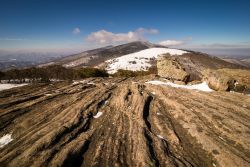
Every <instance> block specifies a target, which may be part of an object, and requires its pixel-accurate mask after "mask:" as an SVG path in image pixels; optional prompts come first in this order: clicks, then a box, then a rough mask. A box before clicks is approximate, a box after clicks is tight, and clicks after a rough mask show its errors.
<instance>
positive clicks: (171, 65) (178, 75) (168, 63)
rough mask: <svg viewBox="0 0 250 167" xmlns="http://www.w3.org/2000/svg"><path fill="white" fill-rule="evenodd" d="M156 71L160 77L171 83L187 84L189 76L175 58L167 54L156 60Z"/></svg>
mask: <svg viewBox="0 0 250 167" xmlns="http://www.w3.org/2000/svg"><path fill="white" fill-rule="evenodd" d="M157 70H158V75H159V76H160V77H163V78H166V79H169V80H173V81H182V82H187V81H188V79H189V76H190V75H189V74H188V73H187V72H186V71H185V69H184V68H183V67H182V66H181V64H180V63H179V62H178V61H177V59H176V57H174V56H170V55H169V54H164V55H162V56H160V57H159V58H158V60H157Z"/></svg>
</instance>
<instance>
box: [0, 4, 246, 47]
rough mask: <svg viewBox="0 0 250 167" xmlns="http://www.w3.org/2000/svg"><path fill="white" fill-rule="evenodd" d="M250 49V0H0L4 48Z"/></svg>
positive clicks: (0, 30)
mask: <svg viewBox="0 0 250 167" xmlns="http://www.w3.org/2000/svg"><path fill="white" fill-rule="evenodd" d="M133 40H148V41H150V42H154V43H162V44H165V45H168V46H171V47H183V48H206V49H207V48H208V49H209V48H211V49H214V48H226V49H232V48H244V49H245V48H250V47H249V46H250V1H249V0H237V1H236V0H235V1H231V0H224V1H222V0H221V1H219V0H217V1H213V0H209V1H201V0H200V1H195V0H189V1H187V0H183V1H181V0H176V1H173V0H171V1H170V0H169V1H168V0H162V1H156V0H155V1H146V0H145V1H139V0H138V1H135V0H133V1H129V0H126V1H124V0H123V1H119V0H108V1H105V0H103V1H101V0H99V1H97V0H96V1H95V0H92V1H83V0H43V1H41V0H0V48H1V49H44V50H46V49H60V48H82V49H87V48H95V47H99V46H104V45H109V44H114V45H115V44H119V43H126V42H130V41H133Z"/></svg>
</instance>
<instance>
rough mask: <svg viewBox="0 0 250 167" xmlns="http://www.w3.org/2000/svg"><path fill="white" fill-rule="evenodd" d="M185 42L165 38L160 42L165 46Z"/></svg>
mask: <svg viewBox="0 0 250 167" xmlns="http://www.w3.org/2000/svg"><path fill="white" fill-rule="evenodd" d="M184 43H185V42H184V41H176V40H165V41H161V42H159V44H160V45H163V46H179V45H183V44H184Z"/></svg>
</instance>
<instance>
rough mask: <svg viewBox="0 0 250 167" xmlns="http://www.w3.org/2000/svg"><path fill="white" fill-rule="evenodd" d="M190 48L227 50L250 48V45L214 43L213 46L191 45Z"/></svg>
mask: <svg viewBox="0 0 250 167" xmlns="http://www.w3.org/2000/svg"><path fill="white" fill-rule="evenodd" d="M189 47H190V48H204V49H227V48H229V49H230V48H250V43H249V44H248V43H245V44H242V43H236V44H224V43H213V44H200V45H190V46H189Z"/></svg>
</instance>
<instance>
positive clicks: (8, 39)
mask: <svg viewBox="0 0 250 167" xmlns="http://www.w3.org/2000/svg"><path fill="white" fill-rule="evenodd" d="M26 40H28V39H24V38H0V41H26Z"/></svg>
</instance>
